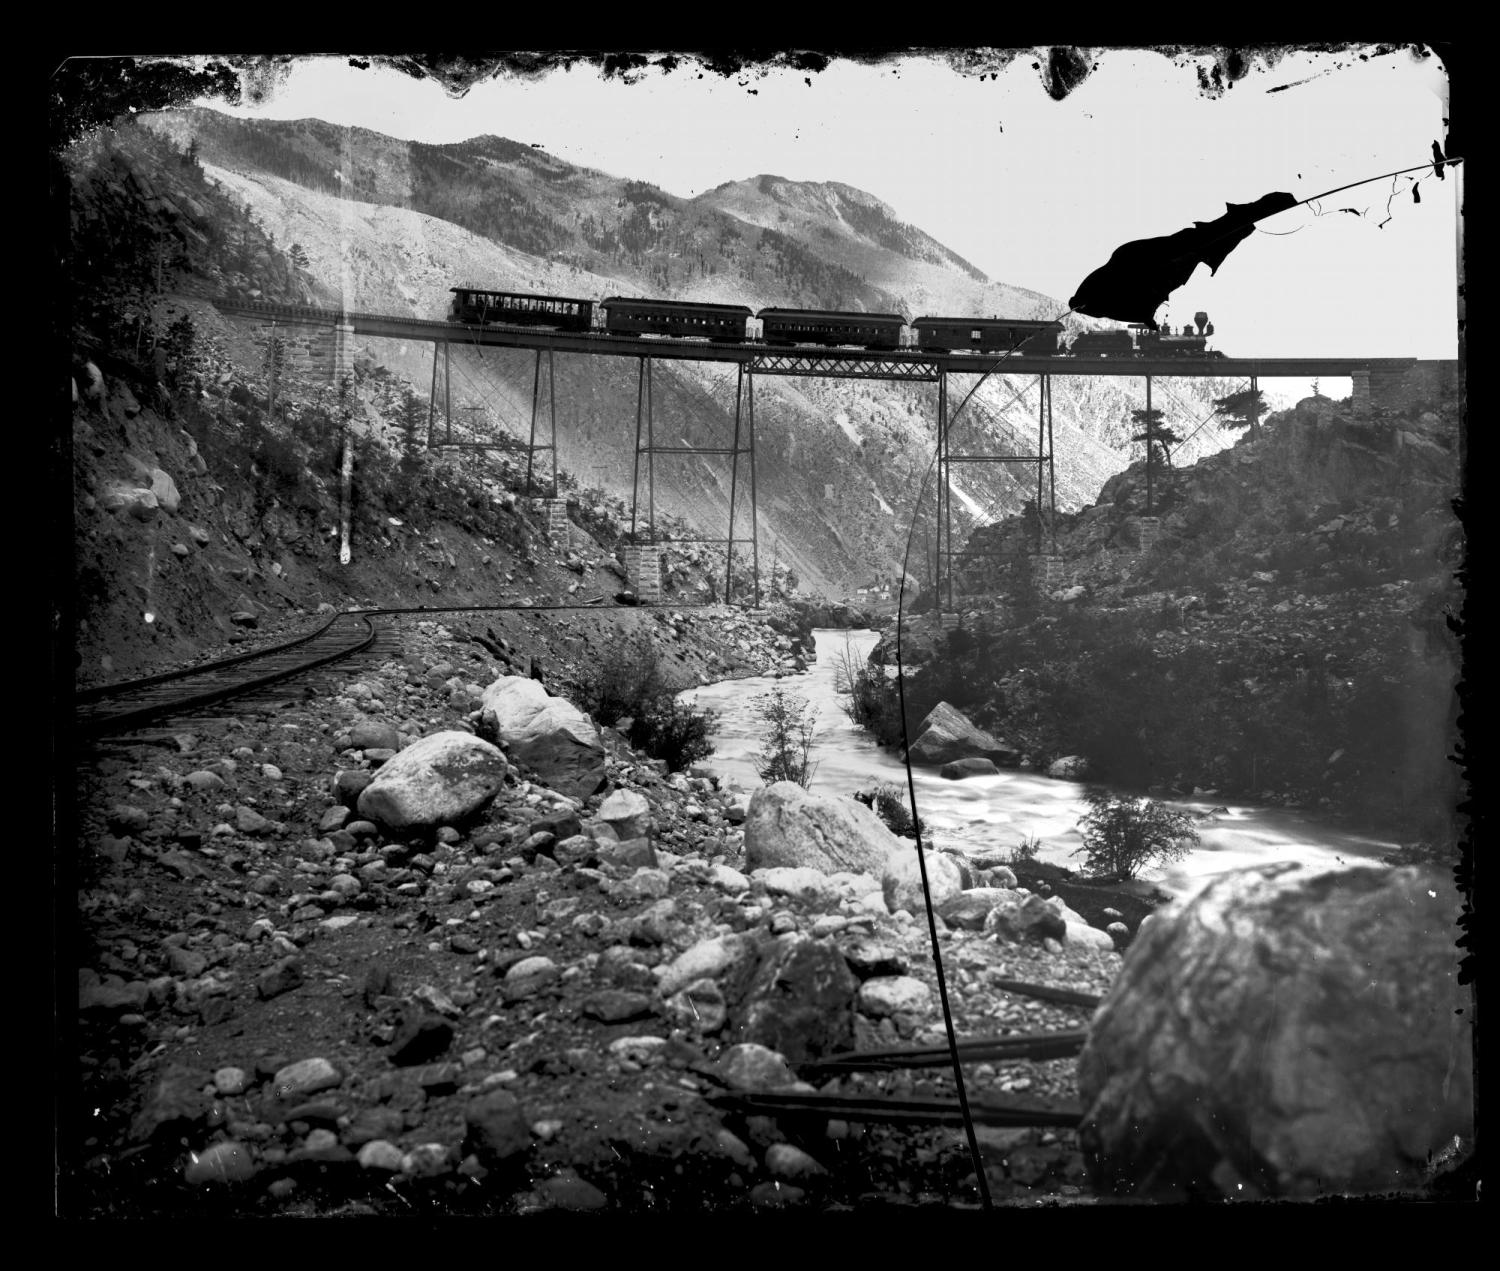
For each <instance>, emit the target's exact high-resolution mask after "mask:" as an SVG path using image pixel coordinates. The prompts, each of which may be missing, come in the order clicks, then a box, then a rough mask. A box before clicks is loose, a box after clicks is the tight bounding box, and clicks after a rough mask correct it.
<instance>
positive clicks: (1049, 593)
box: [886, 398, 1462, 843]
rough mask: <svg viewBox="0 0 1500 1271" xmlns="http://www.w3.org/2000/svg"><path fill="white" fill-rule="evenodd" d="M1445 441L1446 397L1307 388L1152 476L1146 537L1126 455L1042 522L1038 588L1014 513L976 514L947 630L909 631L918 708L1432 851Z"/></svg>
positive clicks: (1445, 643)
mask: <svg viewBox="0 0 1500 1271" xmlns="http://www.w3.org/2000/svg"><path fill="white" fill-rule="evenodd" d="M1457 441H1458V417H1457V409H1456V404H1455V403H1452V402H1446V401H1434V402H1431V403H1428V404H1427V407H1425V408H1419V409H1414V410H1412V411H1410V412H1405V413H1403V414H1401V415H1387V416H1383V417H1382V416H1377V417H1376V418H1374V419H1363V420H1361V419H1355V418H1353V417H1352V416H1351V415H1350V414H1349V404H1348V403H1347V402H1346V403H1334V402H1330V401H1328V400H1326V399H1322V398H1310V399H1307V400H1306V401H1304V402H1303V403H1301V404H1300V406H1299V407H1298V408H1297V409H1296V410H1295V411H1291V412H1285V413H1282V414H1279V415H1276V416H1273V417H1272V419H1271V420H1270V421H1269V422H1268V423H1267V425H1266V426H1264V427H1263V428H1262V430H1261V433H1260V434H1259V435H1258V436H1246V437H1244V438H1243V439H1242V440H1241V441H1240V442H1239V443H1238V444H1237V445H1235V446H1234V447H1233V448H1231V449H1229V450H1225V451H1223V452H1221V453H1219V454H1216V455H1213V456H1210V457H1208V458H1206V459H1203V460H1200V461H1199V462H1198V463H1197V464H1195V465H1192V466H1189V467H1183V468H1178V469H1177V470H1176V471H1172V472H1169V473H1167V474H1166V475H1165V476H1164V477H1161V478H1159V479H1158V481H1157V483H1156V489H1155V492H1154V493H1155V499H1154V504H1155V506H1154V508H1153V511H1154V512H1155V513H1156V515H1157V517H1158V526H1159V528H1158V537H1156V539H1155V541H1154V543H1152V544H1151V545H1150V546H1149V548H1148V549H1147V550H1145V551H1142V550H1141V547H1140V534H1141V532H1142V531H1141V525H1142V520H1141V516H1142V513H1144V511H1145V508H1146V489H1145V485H1146V483H1145V479H1144V475H1145V474H1144V471H1143V465H1141V464H1137V465H1133V466H1132V467H1131V468H1130V469H1129V470H1128V471H1126V472H1124V473H1121V474H1119V475H1118V476H1116V477H1113V478H1111V479H1110V480H1109V481H1107V482H1106V483H1105V485H1104V487H1103V489H1102V490H1101V492H1100V497H1099V500H1098V502H1096V503H1095V504H1094V505H1092V506H1090V507H1088V508H1085V509H1083V510H1082V511H1080V512H1078V513H1076V514H1072V515H1068V516H1064V517H1061V518H1059V520H1058V523H1057V525H1056V538H1055V551H1056V555H1057V558H1058V564H1057V566H1056V572H1055V573H1054V574H1053V575H1052V577H1051V580H1050V581H1047V580H1046V579H1044V578H1043V577H1042V576H1040V575H1039V574H1038V573H1037V572H1036V571H1037V568H1038V565H1037V564H1036V560H1035V558H1033V557H1032V556H1031V555H1030V553H1031V552H1032V551H1034V547H1035V538H1034V533H1035V526H1034V524H1032V525H1028V524H1027V523H1025V522H1023V521H1022V520H1020V519H1016V520H1011V521H1008V522H1006V523H1004V524H1003V525H999V526H996V527H993V528H992V529H989V530H986V531H984V532H983V533H982V534H980V535H976V537H975V540H974V542H975V545H977V546H982V547H983V548H984V549H985V550H986V551H989V552H992V553H994V555H993V556H992V557H991V558H990V559H989V560H988V561H985V562H976V564H975V565H974V566H973V567H972V568H971V569H970V570H969V571H968V573H967V574H966V575H965V577H964V579H963V581H962V582H961V584H960V586H959V590H958V595H957V597H956V601H955V603H956V605H957V607H958V608H959V609H960V610H961V611H962V614H963V616H962V619H961V628H962V629H961V630H960V631H958V632H955V633H952V634H951V635H947V634H943V633H941V632H939V631H938V630H937V629H936V628H935V627H932V626H931V625H930V624H929V623H927V620H925V619H924V620H922V622H923V623H924V624H926V629H925V633H924V632H914V633H913V636H912V637H911V638H910V639H909V640H908V642H907V650H908V657H909V658H913V659H921V658H924V657H926V658H929V659H934V660H933V669H932V670H931V671H929V672H924V673H923V676H920V677H919V679H918V685H919V687H918V689H917V692H916V699H917V702H918V705H919V706H920V705H921V703H924V702H926V701H927V700H928V699H929V698H933V695H934V694H936V695H938V696H944V695H949V700H952V701H955V702H956V703H957V704H959V705H962V706H965V707H968V708H971V709H972V712H973V713H974V715H975V717H976V719H977V720H979V721H980V722H982V723H983V724H985V725H986V726H987V727H990V728H991V729H992V730H993V731H995V732H997V733H999V734H1001V735H1002V736H1004V737H1006V738H1007V739H1009V740H1010V741H1011V742H1012V743H1013V745H1014V746H1015V747H1016V748H1017V749H1018V750H1020V751H1022V752H1024V753H1026V754H1027V755H1028V756H1029V758H1030V759H1031V760H1032V761H1033V762H1036V763H1040V764H1045V763H1046V762H1048V761H1049V760H1051V759H1053V758H1056V757H1059V756H1063V755H1082V756H1084V757H1085V758H1087V759H1088V760H1090V761H1091V763H1092V765H1093V771H1094V773H1095V775H1098V776H1100V777H1102V778H1105V779H1108V780H1112V781H1115V782H1121V783H1126V784H1135V785H1138V786H1151V787H1153V788H1155V789H1159V790H1164V791H1173V792H1181V793H1187V792H1192V791H1194V790H1195V789H1196V790H1198V791H1200V792H1207V791H1211V792H1217V793H1221V794H1224V795H1226V796H1228V795H1231V794H1232V795H1235V796H1238V797H1249V798H1254V799H1261V800H1266V801H1274V802H1288V803H1300V804H1308V805H1317V806H1322V807H1326V808H1330V809H1335V810H1338V811H1342V812H1344V813H1347V814H1348V815H1350V816H1352V817H1354V818H1356V819H1357V820H1360V821H1363V822H1365V823H1367V824H1372V825H1379V826H1380V827H1381V828H1383V829H1384V830H1386V831H1388V832H1391V831H1394V832H1399V833H1401V834H1404V835H1406V836H1409V837H1413V838H1423V839H1426V840H1429V841H1432V842H1435V843H1444V842H1447V843H1451V842H1452V841H1454V836H1455V835H1456V833H1457V832H1458V824H1457V821H1456V819H1455V818H1456V812H1455V809H1456V807H1457V805H1458V802H1459V799H1460V790H1461V788H1460V785H1459V776H1458V769H1457V765H1456V764H1454V763H1453V762H1452V761H1450V760H1449V758H1448V756H1449V754H1450V753H1451V752H1452V747H1453V743H1454V741H1455V738H1456V733H1455V728H1456V711H1457V701H1456V698H1455V696H1454V688H1455V685H1456V684H1457V683H1458V680H1459V676H1460V661H1459V649H1458V645H1457V641H1456V639H1455V637H1454V634H1453V631H1452V630H1451V629H1450V623H1449V621H1448V620H1449V618H1450V617H1453V618H1456V616H1457V614H1458V612H1459V610H1460V607H1461V605H1462V593H1461V592H1460V590H1459V588H1458V583H1457V577H1456V574H1457V570H1458V568H1459V564H1460V552H1461V548H1462V543H1461V538H1460V533H1459V526H1458V522H1457V520H1456V518H1455V516H1454V512H1453V508H1452V500H1453V499H1454V497H1455V496H1456V495H1457V492H1458V481H1459V469H1458V448H1457ZM1049 545H1050V543H1049ZM919 607H920V606H919ZM886 652H887V654H888V652H889V650H888V647H887V650H886ZM939 653H946V654H948V655H951V660H950V661H944V660H943V659H941V658H938V657H937V656H936V655H938V654H939ZM924 678H925V681H926V683H925V684H923V680H924ZM934 700H936V699H935V698H934Z"/></svg>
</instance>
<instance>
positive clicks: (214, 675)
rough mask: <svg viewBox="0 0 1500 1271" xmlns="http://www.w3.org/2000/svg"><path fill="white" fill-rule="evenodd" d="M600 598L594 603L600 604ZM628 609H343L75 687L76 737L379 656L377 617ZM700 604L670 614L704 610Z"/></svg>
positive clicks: (381, 628)
mask: <svg viewBox="0 0 1500 1271" xmlns="http://www.w3.org/2000/svg"><path fill="white" fill-rule="evenodd" d="M602 599H603V597H600V598H599V600H601V601H602ZM627 607H631V606H622V605H606V604H601V603H599V602H598V601H596V602H594V603H585V604H505V605H444V606H440V607H429V606H426V605H422V606H417V607H414V608H388V609H375V608H372V609H348V610H344V611H342V612H340V613H336V614H334V615H333V617H331V618H329V619H328V621H326V622H324V623H323V624H322V625H321V626H319V627H318V628H316V629H315V630H313V631H311V632H308V633H307V634H306V635H301V636H297V637H296V638H295V639H292V640H287V641H284V642H282V643H281V644H277V645H272V646H270V647H269V648H260V649H252V650H250V651H249V652H245V653H236V654H234V655H232V656H230V657H226V658H218V659H216V660H214V661H211V662H204V663H201V664H199V665H197V666H191V667H186V668H183V669H181V670H176V671H166V672H163V673H161V674H159V675H148V676H144V677H143V678H141V679H136V680H125V681H122V682H120V683H116V684H103V685H98V686H95V687H92V688H86V689H80V690H78V691H77V692H76V693H75V694H74V695H73V705H74V720H75V728H76V730H77V735H78V736H79V737H80V738H84V739H91V738H98V737H104V736H107V735H109V734H113V733H121V732H128V731H130V730H133V729H136V728H140V727H141V726H143V725H146V724H150V723H155V722H158V721H160V720H163V719H166V718H168V717H170V716H175V715H182V714H187V713H197V712H201V711H202V710H203V709H204V708H206V707H210V706H214V705H216V704H217V703H220V702H227V701H229V700H230V699H238V698H244V697H246V696H249V695H252V694H256V693H258V692H260V691H262V690H265V689H268V688H271V687H273V686H275V685H278V684H281V683H283V682H284V681H287V680H291V679H294V678H296V677H299V676H305V675H307V674H308V673H310V672H315V671H317V670H320V669H322V668H324V667H331V666H333V665H335V664H338V663H342V662H347V661H348V660H349V659H351V658H354V657H356V656H357V655H359V654H361V653H366V652H370V651H374V652H376V653H381V652H384V651H385V650H383V647H382V646H383V645H384V643H385V641H383V640H382V636H387V635H388V634H389V626H388V624H381V623H378V622H377V621H376V620H377V619H380V618H402V617H414V618H431V617H436V616H438V615H440V614H445V613H489V612H498V611H501V610H508V611H518V612H529V613H549V612H554V611H557V610H589V611H592V612H595V613H598V612H601V611H603V610H609V609H615V608H627ZM707 607H709V606H704V605H701V604H690V605H673V606H671V608H672V609H698V608H707Z"/></svg>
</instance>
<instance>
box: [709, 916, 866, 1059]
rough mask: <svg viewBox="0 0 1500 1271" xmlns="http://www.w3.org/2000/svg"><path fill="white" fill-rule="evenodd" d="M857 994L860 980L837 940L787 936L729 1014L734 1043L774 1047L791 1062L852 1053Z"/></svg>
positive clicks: (772, 951)
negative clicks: (841, 1052)
mask: <svg viewBox="0 0 1500 1271" xmlns="http://www.w3.org/2000/svg"><path fill="white" fill-rule="evenodd" d="M858 992H859V981H858V980H856V979H855V978H854V973H853V972H852V971H851V970H850V969H849V964H848V962H846V961H845V960H844V955H843V954H842V953H840V952H839V949H838V946H837V945H835V944H834V943H833V941H831V940H812V939H808V938H807V937H805V936H787V937H783V939H782V940H780V941H778V942H777V943H776V945H774V946H773V947H772V948H771V949H770V950H768V951H767V953H766V954H765V956H764V957H763V958H762V960H761V963H760V968H759V970H758V971H757V972H756V975H755V980H754V982H753V983H751V985H750V986H749V989H748V991H747V992H746V994H745V996H744V998H743V1000H742V1001H741V1002H740V1003H739V1004H738V1005H737V1006H736V1007H734V1008H732V1009H731V1011H730V1015H729V1025H730V1029H731V1030H732V1036H733V1039H734V1040H735V1041H736V1042H758V1043H759V1044H760V1045H762V1046H769V1047H770V1048H771V1049H772V1050H775V1051H779V1052H780V1053H781V1054H782V1055H784V1056H785V1057H786V1058H787V1059H788V1060H789V1061H791V1062H792V1063H801V1062H804V1061H806V1060H811V1059H819V1058H822V1057H823V1056H826V1055H831V1054H834V1053H836V1052H838V1051H843V1050H853V1049H854V999H855V995H856V994H857V993H858Z"/></svg>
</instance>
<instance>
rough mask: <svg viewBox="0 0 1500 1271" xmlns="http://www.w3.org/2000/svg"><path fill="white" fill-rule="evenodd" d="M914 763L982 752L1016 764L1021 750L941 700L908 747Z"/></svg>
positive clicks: (926, 762)
mask: <svg viewBox="0 0 1500 1271" xmlns="http://www.w3.org/2000/svg"><path fill="white" fill-rule="evenodd" d="M907 754H908V756H909V757H910V759H911V760H912V762H913V763H923V764H945V763H948V762H949V761H950V760H953V759H966V758H969V757H970V756H978V757H979V758H983V759H993V760H994V761H995V762H996V763H1000V764H1009V765H1011V766H1012V767H1014V766H1015V765H1016V764H1017V763H1019V762H1020V759H1021V755H1020V752H1019V751H1017V750H1015V749H1013V748H1012V747H1011V746H1009V745H1007V744H1006V743H1005V742H1003V741H1001V740H1000V739H999V738H998V737H996V736H993V735H992V734H990V733H987V732H985V731H984V729H982V728H976V727H975V726H974V725H973V724H972V723H970V722H969V720H968V719H966V718H965V717H964V715H963V713H962V712H961V711H958V710H956V709H955V708H954V707H952V706H949V705H948V703H947V702H939V703H938V704H937V705H936V706H934V707H933V708H932V712H931V714H929V715H928V716H927V718H926V719H924V720H923V721H922V722H921V723H920V724H918V725H917V739H916V741H914V742H912V744H911V748H910V749H909V750H908V751H907Z"/></svg>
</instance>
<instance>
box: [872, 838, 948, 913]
mask: <svg viewBox="0 0 1500 1271" xmlns="http://www.w3.org/2000/svg"><path fill="white" fill-rule="evenodd" d="M922 855H923V857H924V858H925V859H926V862H927V886H928V889H929V890H930V891H931V892H932V907H933V909H934V910H936V909H938V908H939V907H941V906H942V905H945V904H946V903H947V902H948V901H950V900H952V899H953V898H954V897H955V896H960V895H962V894H963V890H964V876H963V871H962V869H961V868H960V866H959V864H958V862H957V861H956V860H954V859H953V857H951V856H949V855H948V854H947V853H946V852H934V851H933V850H932V849H931V848H929V849H928V850H927V851H925V852H924V853H923V854H922ZM880 890H881V893H882V894H883V895H884V896H885V907H886V908H887V909H889V910H890V911H891V912H892V913H895V912H896V911H897V910H898V909H904V910H906V912H907V913H909V914H913V915H915V914H923V913H926V912H927V902H926V900H925V898H924V896H923V892H922V862H921V860H920V859H918V857H917V849H916V848H915V847H910V848H907V850H906V851H904V852H897V853H894V854H893V855H892V856H891V857H890V859H889V860H888V861H887V862H886V866H885V873H884V874H883V875H882V876H881V879H880Z"/></svg>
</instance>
